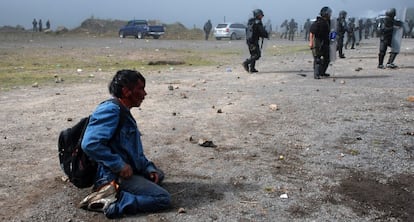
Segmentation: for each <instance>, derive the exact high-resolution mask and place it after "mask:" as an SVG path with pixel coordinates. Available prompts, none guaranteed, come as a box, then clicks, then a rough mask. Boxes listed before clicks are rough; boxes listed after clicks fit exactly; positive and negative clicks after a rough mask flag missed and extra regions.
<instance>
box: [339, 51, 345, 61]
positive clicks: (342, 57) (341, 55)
mask: <svg viewBox="0 0 414 222" xmlns="http://www.w3.org/2000/svg"><path fill="white" fill-rule="evenodd" d="M338 51H339V58H341V59H345V55H344V53H343V52H342V49H339V50H338Z"/></svg>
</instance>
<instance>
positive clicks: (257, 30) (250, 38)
mask: <svg viewBox="0 0 414 222" xmlns="http://www.w3.org/2000/svg"><path fill="white" fill-rule="evenodd" d="M253 15H254V16H255V17H254V18H251V19H249V21H248V23H247V24H248V28H247V31H246V42H247V46H248V48H249V52H250V58H247V59H246V60H245V61H244V62H243V64H242V65H243V68H244V69H245V70H246V71H247V72H250V73H254V72H258V71H257V70H256V68H255V65H256V60H259V58H260V57H261V52H260V46H259V38H269V33H268V32H267V31H266V29H265V28H264V26H263V23H262V17H263V16H264V15H263V11H262V10H260V9H256V10H254V11H253Z"/></svg>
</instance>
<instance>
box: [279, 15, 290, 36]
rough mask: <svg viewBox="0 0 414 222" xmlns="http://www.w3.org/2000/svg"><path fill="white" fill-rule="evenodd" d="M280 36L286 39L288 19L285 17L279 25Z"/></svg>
mask: <svg viewBox="0 0 414 222" xmlns="http://www.w3.org/2000/svg"><path fill="white" fill-rule="evenodd" d="M280 28H281V29H280V33H281V34H280V38H281V39H283V38H284V39H286V38H287V34H288V20H287V19H286V20H285V21H284V22H283V23H282V24H281V25H280Z"/></svg>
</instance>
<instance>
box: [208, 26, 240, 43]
mask: <svg viewBox="0 0 414 222" xmlns="http://www.w3.org/2000/svg"><path fill="white" fill-rule="evenodd" d="M214 37H216V39H217V40H221V39H222V38H229V39H230V40H236V39H245V38H246V26H245V25H243V24H240V23H220V24H218V25H217V26H216V27H215V28H214Z"/></svg>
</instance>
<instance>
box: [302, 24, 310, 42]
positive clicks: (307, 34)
mask: <svg viewBox="0 0 414 222" xmlns="http://www.w3.org/2000/svg"><path fill="white" fill-rule="evenodd" d="M311 25H312V23H311V21H310V19H306V22H305V24H304V25H303V30H304V31H305V41H309V30H310V27H311Z"/></svg>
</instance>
